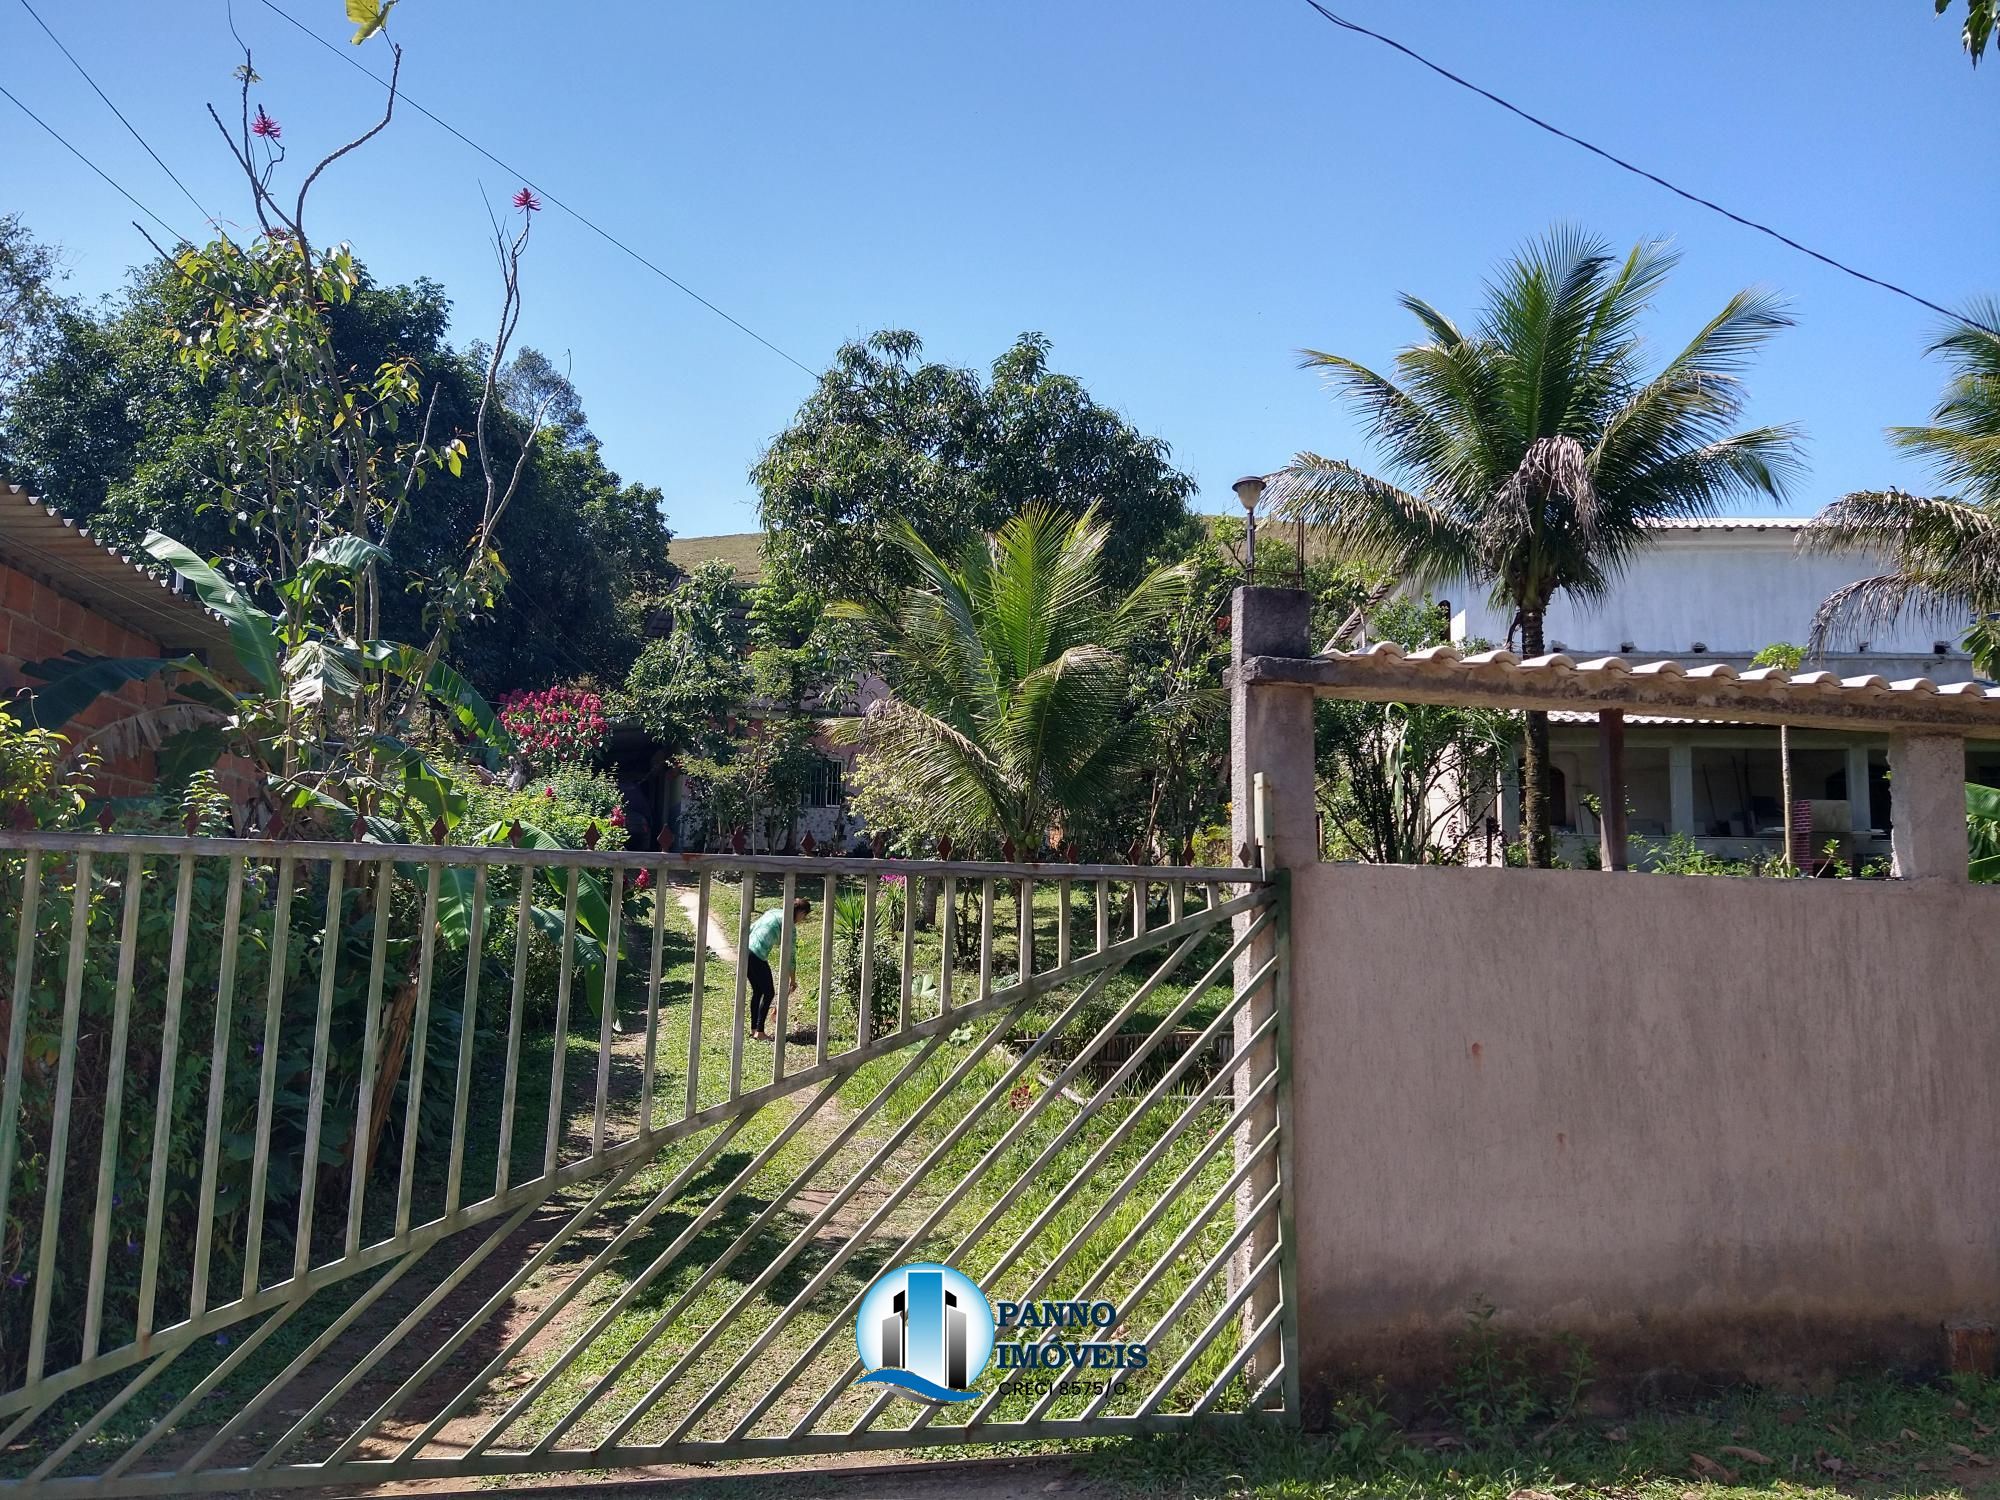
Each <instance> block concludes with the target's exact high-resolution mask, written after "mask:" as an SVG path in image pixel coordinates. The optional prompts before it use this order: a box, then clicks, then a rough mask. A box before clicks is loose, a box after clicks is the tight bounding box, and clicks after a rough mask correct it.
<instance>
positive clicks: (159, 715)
mask: <svg viewBox="0 0 2000 1500" xmlns="http://www.w3.org/2000/svg"><path fill="white" fill-rule="evenodd" d="M224 722H226V716H225V715H224V714H223V713H222V712H221V711H220V710H218V709H214V708H210V707H209V706H208V705H207V704H206V703H165V704H161V705H159V706H157V707H153V708H142V709H139V710H137V711H135V712H133V713H130V714H127V715H126V716H125V717H124V718H122V719H115V720H113V721H112V722H111V723H109V724H106V725H104V726H103V727H102V728H100V729H93V730H91V731H90V732H88V733H87V734H80V735H77V736H76V737H75V738H73V739H72V740H71V741H70V747H69V750H68V752H67V753H66V754H65V755H64V757H63V759H64V761H65V763H73V762H74V761H75V760H76V759H77V757H78V756H80V755H82V754H83V753H84V752H85V751H94V752H95V753H96V754H97V755H99V756H101V757H103V758H105V759H107V760H130V759H132V758H134V757H136V756H138V755H140V754H143V753H145V752H147V751H152V750H157V749H159V748H160V746H162V745H164V744H165V743H166V742H167V741H168V740H170V739H172V738H173V737H174V736H175V735H177V734H182V733H184V732H186V731H187V730H190V729H199V728H201V727H202V726H203V725H207V724H221V723H224Z"/></svg>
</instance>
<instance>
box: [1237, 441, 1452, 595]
mask: <svg viewBox="0 0 2000 1500" xmlns="http://www.w3.org/2000/svg"><path fill="white" fill-rule="evenodd" d="M1271 492H1272V495H1273V499H1274V509H1275V513H1276V514H1277V515H1278V516H1279V517H1281V518H1283V519H1285V520H1294V521H1296V520H1303V521H1305V522H1306V523H1307V524H1308V525H1311V526H1317V527H1319V528H1321V529H1322V530H1323V531H1324V532H1325V533H1326V536H1327V539H1328V541H1329V543H1330V544H1331V545H1332V546H1333V547H1335V548H1336V549H1338V550H1340V551H1342V552H1344V553H1346V554H1347V555H1348V556H1350V557H1353V558H1355V559H1357V560H1359V561H1363V562H1371V563H1376V564H1379V565H1380V566H1383V567H1386V568H1392V569H1395V570H1396V571H1398V572H1400V573H1402V574H1404V575H1405V576H1407V577H1408V578H1410V579H1411V581H1412V582H1415V583H1418V584H1420V585H1423V584H1430V583H1445V582H1449V581H1451V580H1452V579H1455V578H1459V577H1464V576H1466V575H1467V574H1468V573H1469V572H1470V571H1471V570H1473V569H1474V568H1475V567H1476V566H1477V564H1478V561H1479V557H1480V553H1479V544H1478V537H1477V535H1476V533H1475V532H1474V531H1473V529H1472V528H1471V527H1469V526H1467V525H1466V524H1465V523H1464V522H1463V521H1461V520H1460V519H1459V518H1458V517H1456V516H1454V515H1451V514H1449V513H1448V512H1446V511H1445V510H1443V509H1441V508H1440V507H1438V506H1437V505H1435V504H1433V503H1432V502H1430V501H1429V500H1425V499H1422V498H1420V497H1418V496H1416V495H1412V494H1410V493H1409V492H1408V491H1407V490H1402V489H1398V488H1397V487H1396V486H1395V485H1393V484H1390V483H1388V482H1387V481H1386V480H1382V479H1377V478H1375V477H1374V476H1373V475H1370V474H1364V473H1363V472H1362V471H1361V470H1359V469H1357V468H1355V467H1354V465H1352V464H1350V463H1347V462H1346V461H1344V460H1342V459H1329V458H1321V457H1320V456H1319V455H1318V454H1314V453H1301V454H1300V455H1299V456H1298V457H1297V458H1295V459H1293V460H1292V462H1291V463H1289V464H1287V465H1286V466H1285V468H1284V469H1282V470H1281V471H1280V472H1279V474H1278V476H1277V478H1276V479H1275V480H1274V481H1273V483H1272V485H1271Z"/></svg>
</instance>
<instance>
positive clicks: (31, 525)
mask: <svg viewBox="0 0 2000 1500" xmlns="http://www.w3.org/2000/svg"><path fill="white" fill-rule="evenodd" d="M0 562H5V563H6V564H7V565H8V566H10V567H14V568H18V569H19V570H20V571H21V572H23V573H27V574H29V575H31V576H33V577H34V578H36V579H38V580H39V581H41V582H43V583H46V584H48V585H49V586H50V587H51V588H54V589H56V590H58V591H60V592H62V593H64V594H67V595H69V596H70V597H71V598H72V599H75V600H76V601H77V602H78V603H80V604H86V605H88V606H89V607H90V608H91V609H93V610H95V611H96V612H97V613H98V614H101V615H103V616H104V617H105V618H106V619H108V620H114V621H116V622H117V623H118V624H120V625H123V626H124V627H125V628H126V629H128V630H132V631H136V632H137V633H138V634H140V635H143V636H145V637H146V639H148V640H150V641H157V642H159V644H160V648H161V650H163V651H164V652H166V653H167V654H168V655H170V656H174V655H180V654H182V653H185V652H190V651H204V652H208V653H210V654H211V655H212V656H213V657H215V658H217V660H218V664H220V665H224V666H228V665H231V664H233V662H234V660H235V657H234V653H233V652H231V650H230V645H229V630H228V627H227V626H225V625H224V624H223V623H222V622H221V621H220V620H218V619H217V618H216V617H215V616H214V615H212V614H210V613H209V612H208V611H207V610H206V609H205V608H203V607H202V605H201V604H200V603H199V602H198V601H197V600H195V599H192V598H190V597H188V596H186V595H184V594H177V593H175V592H174V591H173V589H172V588H170V587H169V586H168V585H167V583H166V582H165V581H164V580H163V579H161V578H160V577H159V576H158V575H157V574H155V573H152V572H150V571H148V570H147V569H145V568H143V567H141V566H140V565H139V564H138V563H136V562H134V561H133V560H132V559H130V558H128V557H126V556H124V555H123V554H122V553H119V552H114V551H113V550H112V549H111V548H109V547H107V546H105V545H104V544H103V543H102V542H100V541H98V540H97V539H96V538H94V537H93V536H91V534H90V533H89V532H88V531H86V530H84V529H83V528H82V527H81V526H79V525H77V524H76V522H74V521H70V520H65V519H64V518H63V517H62V516H60V515H58V514H57V513H56V512H55V511H53V510H51V509H50V508H49V507H48V506H46V505H43V504H42V503H41V502H40V501H39V500H37V499H36V498H35V497H34V496H32V495H30V494H29V493H28V492H27V491H26V490H24V489H22V488H21V487H20V486H19V485H14V484H0Z"/></svg>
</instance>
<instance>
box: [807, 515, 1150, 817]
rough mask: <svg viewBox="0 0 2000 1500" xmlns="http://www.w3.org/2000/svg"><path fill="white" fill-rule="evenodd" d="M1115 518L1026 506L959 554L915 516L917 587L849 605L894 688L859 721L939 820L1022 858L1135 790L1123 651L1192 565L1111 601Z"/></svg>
mask: <svg viewBox="0 0 2000 1500" xmlns="http://www.w3.org/2000/svg"><path fill="white" fill-rule="evenodd" d="M1109 534H1110V528H1109V527H1108V526H1107V525H1105V524H1104V523H1103V522H1101V521H1099V520H1098V519H1097V513H1096V509H1095V507H1093V508H1092V509H1090V510H1087V511H1085V512H1084V514H1083V515H1082V516H1081V517H1079V518H1077V519H1075V520H1072V519H1071V518H1069V517H1067V516H1065V515H1063V514H1062V513H1060V512H1058V511H1054V510H1050V509H1047V508H1045V507H1042V506H1038V505H1037V506H1029V507H1028V508H1027V509H1025V510H1023V511H1022V512H1021V513H1020V514H1019V515H1017V516H1015V517H1014V518H1013V519H1012V520H1010V521H1008V522H1007V524H1006V525H1005V526H1003V527H1001V529H1000V530H999V531H998V532H996V533H994V534H993V535H992V536H991V537H985V536H981V537H976V538H974V539H973V540H971V541H970V542H968V543H967V544H966V546H965V547H964V549H963V550H962V551H961V552H960V553H959V555H958V557H957V558H956V559H955V560H948V559H946V558H943V557H940V556H939V555H938V554H937V553H936V552H933V551H932V550H931V548H930V547H929V546H928V545H926V544H925V542H924V541H923V540H922V538H920V537H919V536H918V535H917V534H916V532H915V531H914V530H912V529H910V528H909V527H908V526H907V525H906V526H905V527H904V528H903V529H902V532H901V534H900V536H899V537H898V545H900V546H901V547H902V549H903V550H904V552H905V553H907V554H908V556H909V557H910V559H911V561H912V562H913V563H914V564H915V566H916V571H917V575H918V582H917V583H916V584H915V585H914V586H912V587H911V588H910V589H909V590H908V591H907V592H906V593H905V594H904V595H903V597H902V598H901V599H900V600H895V601H891V602H890V603H888V604H886V605H885V604H872V603H870V604H849V605H844V606H842V607H841V609H842V612H843V613H845V614H848V615H850V616H852V617H856V618H860V619H862V620H864V621H866V622H867V624H868V625H869V626H870V628H871V631H872V634H873V636H874V638H875V644H876V646H877V647H878V649H879V650H880V651H881V652H882V653H883V655H884V656H885V657H886V658H887V660H886V662H885V665H886V667H887V676H888V677H889V679H890V680H891V681H892V682H893V683H894V684H895V691H894V693H893V695H892V696H890V697H889V698H887V699H885V700H883V701H882V702H880V703H878V704H876V705H875V706H874V707H873V708H872V709H871V710H870V711H869V713H868V715H867V718H866V720H865V722H864V723H863V725H861V726H860V728H859V734H860V737H862V738H863V739H864V740H865V742H866V744H867V746H868V749H869V752H870V753H871V754H881V755H886V756H889V757H892V758H894V759H896V760H898V761H900V762H901V764H902V766H903V768H904V770H905V773H906V775H907V777H908V779H909V780H910V781H911V782H912V783H913V784H914V786H915V788H916V796H917V800H918V801H919V802H920V803H921V804H922V805H923V807H924V810H925V815H926V817H927V819H928V820H929V821H930V822H931V823H932V826H934V827H941V828H965V829H975V830H979V831H981V832H983V833H985V834H988V835H989V836H993V837H996V838H998V839H1004V840H1005V841H1007V842H1008V843H1011V844H1012V845H1013V846H1014V847H1015V849H1017V850H1018V851H1020V853H1021V854H1022V855H1023V856H1028V855H1032V854H1034V853H1036V852H1037V851H1039V850H1040V849H1041V848H1042V847H1043V844H1044V841H1045V840H1046V838H1047V836H1048V833H1049V830H1050V829H1051V828H1052V827H1055V826H1056V825H1058V824H1063V825H1069V824H1073V823H1074V822H1076V821H1077V820H1078V818H1079V815H1081V814H1083V813H1085V812H1087V811H1089V810H1091V809H1093V808H1096V807H1101V806H1102V805H1103V804H1104V803H1106V802H1108V801H1111V800H1113V799H1115V798H1116V797H1117V796H1118V795H1119V794H1120V793H1121V792H1123V791H1125V790H1126V789H1127V787H1128V786H1129V780H1128V778H1129V775H1130V773H1131V772H1132V769H1133V766H1134V763H1135V761H1136V760H1137V758H1138V755H1139V752H1140V750H1141V749H1142V748H1143V745H1144V741H1145V736H1146V733H1147V726H1146V724H1145V723H1144V722H1143V721H1142V720H1140V719H1137V718H1135V717H1133V716H1131V715H1129V714H1127V713H1126V711H1125V708H1126V701H1127V692H1126V686H1127V676H1126V664H1125V661H1124V659H1123V657H1122V656H1121V655H1120V653H1121V651H1122V650H1123V649H1124V648H1125V647H1126V646H1128V645H1130V644H1131V643H1132V642H1133V641H1135V640H1136V639H1138V638H1139V637H1140V635H1141V634H1142V633H1143V632H1145V631H1147V630H1148V629H1150V628H1152V627H1154V626H1156V625H1157V624H1158V623H1159V622H1160V621H1162V620H1163V619H1164V618H1165V617H1166V616H1167V615H1168V614H1169V613H1170V612H1171V611H1172V610H1173V609H1174V608H1175V607H1176V606H1177V605H1178V604H1179V602H1180V598H1181V595H1182V593H1183V592H1184V591H1185V588H1186V582H1187V574H1186V571H1185V569H1184V568H1182V567H1180V566H1178V565H1177V566H1173V567H1164V568H1160V569H1157V570H1155V571H1154V572H1153V573H1152V574H1151V575H1149V576H1148V577H1147V578H1145V579H1144V580H1143V581H1142V582H1140V583H1139V585H1138V586H1137V587H1136V588H1134V589H1133V590H1132V591H1131V593H1129V594H1127V595H1125V596H1124V597H1123V598H1114V597H1113V596H1112V594H1111V593H1110V591H1108V590H1107V589H1106V588H1105V586H1104V584H1103V583H1102V581H1101V579H1100V576H1099V565H1100V559H1101V556H1102V554H1103V551H1104V545H1105V541H1106V538H1107V537H1108V536H1109Z"/></svg>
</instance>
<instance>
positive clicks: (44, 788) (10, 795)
mask: <svg viewBox="0 0 2000 1500" xmlns="http://www.w3.org/2000/svg"><path fill="white" fill-rule="evenodd" d="M68 751H69V741H68V740H67V739H65V738H64V737H63V736H62V735H60V734H57V733H55V732H54V731H53V730H48V729H37V728H33V727H31V726H29V725H25V724H23V723H22V722H21V721H20V720H19V719H17V718H15V717H14V716H13V715H12V714H10V713H8V712H7V711H6V709H4V708H0V816H6V817H11V816H13V815H14V813H15V812H16V811H17V810H25V812H26V814H27V817H28V819H29V821H30V822H31V823H32V824H33V825H34V826H35V827H37V828H68V827H72V826H74V825H75V824H77V823H78V822H79V821H80V820H81V819H82V817H83V809H84V804H85V801H86V800H87V799H88V797H89V795H90V773H91V769H92V767H91V763H90V761H89V759H88V758H87V757H86V758H83V759H81V760H70V759H66V757H67V755H68Z"/></svg>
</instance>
